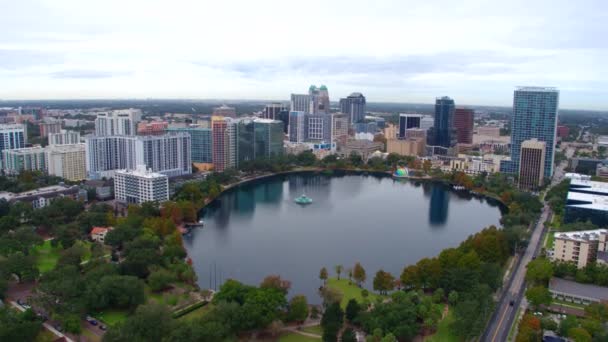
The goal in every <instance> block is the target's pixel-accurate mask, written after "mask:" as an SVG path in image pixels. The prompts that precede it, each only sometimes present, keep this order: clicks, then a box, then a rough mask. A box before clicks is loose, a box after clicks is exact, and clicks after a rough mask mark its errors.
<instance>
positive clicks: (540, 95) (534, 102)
mask: <svg viewBox="0 0 608 342" xmlns="http://www.w3.org/2000/svg"><path fill="white" fill-rule="evenodd" d="M558 108H559V90H557V89H556V88H547V87H519V88H517V89H516V90H515V93H514V96H513V116H512V118H511V161H510V162H507V163H504V164H501V172H508V173H518V172H519V159H520V152H521V143H522V142H524V141H525V140H529V139H533V138H536V139H538V140H539V141H544V142H545V143H546V151H545V178H547V179H550V178H551V176H552V175H553V157H554V152H555V134H556V129H557V112H558Z"/></svg>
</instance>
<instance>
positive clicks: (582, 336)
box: [568, 328, 591, 342]
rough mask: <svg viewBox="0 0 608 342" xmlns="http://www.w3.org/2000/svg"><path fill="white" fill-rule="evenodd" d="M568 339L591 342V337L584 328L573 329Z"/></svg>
mask: <svg viewBox="0 0 608 342" xmlns="http://www.w3.org/2000/svg"><path fill="white" fill-rule="evenodd" d="M568 337H570V338H571V339H572V340H573V341H574V342H591V335H590V334H589V333H588V332H587V330H585V329H583V328H572V329H570V330H568Z"/></svg>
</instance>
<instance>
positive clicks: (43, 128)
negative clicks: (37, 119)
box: [38, 120, 61, 137]
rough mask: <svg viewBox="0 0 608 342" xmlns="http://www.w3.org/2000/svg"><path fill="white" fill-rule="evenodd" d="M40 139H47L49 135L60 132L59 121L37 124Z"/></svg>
mask: <svg viewBox="0 0 608 342" xmlns="http://www.w3.org/2000/svg"><path fill="white" fill-rule="evenodd" d="M38 127H39V129H40V136H41V137H48V136H49V134H52V133H59V132H61V121H54V120H53V121H49V122H41V123H39V124H38Z"/></svg>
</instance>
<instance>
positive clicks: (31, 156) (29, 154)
mask: <svg viewBox="0 0 608 342" xmlns="http://www.w3.org/2000/svg"><path fill="white" fill-rule="evenodd" d="M44 151H45V149H44V148H43V147H41V146H35V147H25V148H19V149H14V150H4V151H2V161H3V169H4V172H5V173H7V174H10V175H16V174H19V173H20V172H22V171H42V172H46V158H45V155H44Z"/></svg>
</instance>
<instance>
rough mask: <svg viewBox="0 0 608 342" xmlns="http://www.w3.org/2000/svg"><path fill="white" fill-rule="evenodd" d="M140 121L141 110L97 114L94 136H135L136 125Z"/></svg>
mask: <svg viewBox="0 0 608 342" xmlns="http://www.w3.org/2000/svg"><path fill="white" fill-rule="evenodd" d="M139 121H141V110H139V109H121V110H113V111H110V112H100V113H97V118H96V119H95V135H97V136H114V135H135V133H136V132H137V123H138V122H139Z"/></svg>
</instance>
